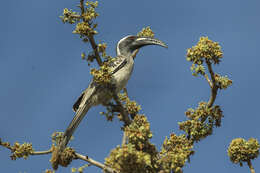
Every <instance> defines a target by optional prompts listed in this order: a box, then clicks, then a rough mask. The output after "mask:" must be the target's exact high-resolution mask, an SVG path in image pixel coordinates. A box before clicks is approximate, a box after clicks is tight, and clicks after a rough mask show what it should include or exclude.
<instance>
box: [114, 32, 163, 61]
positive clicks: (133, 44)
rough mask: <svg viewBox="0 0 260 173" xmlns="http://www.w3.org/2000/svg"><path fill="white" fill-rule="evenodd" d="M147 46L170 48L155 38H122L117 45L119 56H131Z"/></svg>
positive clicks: (131, 36)
mask: <svg viewBox="0 0 260 173" xmlns="http://www.w3.org/2000/svg"><path fill="white" fill-rule="evenodd" d="M146 45H158V46H162V47H165V48H167V47H168V46H167V45H166V44H165V43H164V42H162V41H160V40H158V39H155V38H151V37H138V36H133V35H129V36H126V37H124V38H122V39H121V40H120V41H119V42H118V43H117V47H116V53H117V55H125V56H130V55H131V54H132V53H133V51H135V50H136V49H139V48H141V47H143V46H146Z"/></svg>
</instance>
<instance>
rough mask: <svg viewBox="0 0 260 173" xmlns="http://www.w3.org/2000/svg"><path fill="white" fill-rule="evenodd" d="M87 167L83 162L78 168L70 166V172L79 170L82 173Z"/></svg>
mask: <svg viewBox="0 0 260 173" xmlns="http://www.w3.org/2000/svg"><path fill="white" fill-rule="evenodd" d="M87 167H89V164H85V165H83V166H81V167H79V168H71V172H72V173H74V172H79V173H83V171H84V169H85V168H87Z"/></svg>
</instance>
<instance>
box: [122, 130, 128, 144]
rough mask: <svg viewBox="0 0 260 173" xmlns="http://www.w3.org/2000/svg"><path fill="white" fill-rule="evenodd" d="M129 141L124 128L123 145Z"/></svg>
mask: <svg viewBox="0 0 260 173" xmlns="http://www.w3.org/2000/svg"><path fill="white" fill-rule="evenodd" d="M126 142H127V136H126V132H125V130H124V133H123V138H122V146H123V145H125V144H126Z"/></svg>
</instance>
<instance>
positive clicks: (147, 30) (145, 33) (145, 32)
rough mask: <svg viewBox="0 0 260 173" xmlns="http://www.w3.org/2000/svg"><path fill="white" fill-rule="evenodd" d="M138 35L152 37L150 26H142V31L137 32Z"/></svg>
mask: <svg viewBox="0 0 260 173" xmlns="http://www.w3.org/2000/svg"><path fill="white" fill-rule="evenodd" d="M137 36H138V37H151V38H154V32H153V31H152V30H151V28H150V27H149V26H147V27H146V28H143V29H142V31H140V32H139V33H138V34H137Z"/></svg>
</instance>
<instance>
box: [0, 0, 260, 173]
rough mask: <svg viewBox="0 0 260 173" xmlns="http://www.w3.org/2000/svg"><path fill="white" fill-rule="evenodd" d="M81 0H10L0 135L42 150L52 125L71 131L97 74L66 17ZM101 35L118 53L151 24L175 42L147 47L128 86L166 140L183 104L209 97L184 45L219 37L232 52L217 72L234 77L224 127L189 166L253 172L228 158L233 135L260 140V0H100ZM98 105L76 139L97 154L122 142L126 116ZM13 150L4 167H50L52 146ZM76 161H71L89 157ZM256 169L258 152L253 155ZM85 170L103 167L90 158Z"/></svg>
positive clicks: (2, 43) (0, 65)
mask: <svg viewBox="0 0 260 173" xmlns="http://www.w3.org/2000/svg"><path fill="white" fill-rule="evenodd" d="M77 3H78V1H75V0H63V1H53V0H45V1H37V0H24V1H3V2H2V3H1V6H2V9H1V11H0V15H1V16H2V19H1V27H0V38H1V40H0V81H1V85H0V105H1V109H0V115H1V116H0V138H2V140H4V141H9V142H11V143H13V142H15V141H18V142H21V143H22V142H32V143H33V146H34V148H35V150H46V149H48V147H49V146H50V145H51V138H50V136H51V134H52V133H53V132H54V131H63V130H65V128H66V126H67V125H68V123H69V122H70V120H71V119H72V117H73V112H72V109H71V107H72V105H73V103H74V101H75V100H76V98H77V97H78V96H79V95H80V93H81V91H82V90H83V89H84V88H86V87H87V85H88V83H89V82H90V80H91V76H90V75H89V67H88V66H87V63H86V62H84V61H82V60H81V58H80V54H81V52H83V51H85V52H88V51H90V49H89V45H86V44H84V43H83V42H81V41H80V39H79V38H78V35H75V34H72V30H73V27H72V26H71V25H68V24H67V25H64V24H63V23H62V22H61V20H60V19H59V16H60V15H61V14H62V11H63V8H66V7H67V8H72V9H76V7H75V6H76V5H77ZM99 4H100V6H99V8H98V11H99V13H100V17H99V18H98V20H97V22H98V23H99V28H98V31H99V34H98V35H97V36H96V37H95V38H96V40H97V41H99V40H101V41H105V42H107V43H108V53H109V54H110V55H112V56H115V45H116V43H117V41H118V40H119V39H121V38H122V37H123V36H126V35H129V34H136V33H137V32H138V31H140V30H141V29H142V28H143V27H145V26H151V28H152V30H153V31H154V32H155V34H156V37H157V38H159V39H161V40H163V41H164V42H166V43H167V44H168V46H169V48H168V49H163V48H161V47H155V46H154V47H152V46H150V47H145V48H143V49H142V50H141V51H140V52H139V54H138V56H137V58H136V63H135V69H134V72H133V75H132V78H131V79H130V81H129V83H128V86H127V88H128V92H129V95H130V97H131V98H132V99H135V100H136V101H137V102H138V103H139V104H141V106H142V108H143V109H142V113H144V114H146V115H147V117H148V119H149V120H150V123H151V129H152V131H153V132H154V137H153V139H152V141H153V143H155V144H156V145H157V146H158V147H160V146H161V144H162V142H163V140H164V138H165V136H169V134H170V133H171V132H174V133H177V134H180V133H182V132H181V131H179V130H178V125H177V123H178V122H179V121H184V120H186V118H185V115H184V112H185V111H186V109H188V108H190V107H196V106H197V103H198V102H200V101H202V100H204V101H206V100H207V99H208V97H209V93H210V90H209V86H208V84H207V82H206V81H205V80H204V79H202V78H195V77H193V76H192V75H191V72H190V69H189V68H190V65H191V64H190V63H189V62H187V61H186V59H185V54H186V49H187V48H190V47H191V46H193V45H195V44H196V43H197V41H198V39H199V37H200V36H208V37H209V38H210V39H212V40H213V41H217V42H220V44H221V46H222V47H223V52H224V59H223V61H222V63H221V64H220V65H219V66H217V67H215V68H214V69H215V71H216V72H219V73H221V74H223V75H228V76H229V77H230V78H231V79H232V80H233V85H232V86H231V87H230V88H229V89H228V90H223V91H221V92H220V93H219V95H218V97H217V100H216V104H220V105H221V106H222V109H223V113H224V116H225V117H224V119H223V122H222V127H220V128H218V129H215V131H214V134H213V135H212V136H210V137H208V138H206V139H204V140H203V141H201V142H200V143H198V144H196V145H195V150H196V153H195V155H194V156H192V158H191V163H189V164H187V166H185V168H184V171H185V172H186V173H191V172H209V171H210V172H212V173H218V172H223V173H228V172H237V173H240V172H241V173H242V172H243V173H244V172H249V169H248V168H247V167H246V166H245V167H242V168H241V167H239V166H238V165H234V164H232V163H231V162H230V161H229V158H228V156H227V152H226V150H227V147H228V145H229V143H230V142H231V140H232V139H233V138H237V137H243V138H246V139H248V138H250V137H255V138H258V140H260V133H259V132H260V127H259V121H260V118H259V117H260V115H259V110H258V106H259V97H260V93H259V88H260V80H259V69H258V68H259V65H260V58H259V54H258V53H257V52H258V50H259V40H260V23H259V17H260V11H259V7H260V1H257V0H250V1H245V0H229V1H226V0H218V1H211V0H196V1H175V0H164V1H155V0H150V1H148V0H143V1H140V0H131V1H121V0H113V1H100V3H99ZM102 110H104V109H103V108H102V107H101V106H99V107H95V108H92V109H91V110H90V111H89V113H88V116H87V117H86V118H85V119H84V120H83V122H82V123H81V125H80V127H79V128H78V129H77V131H76V133H75V135H74V136H75V139H74V140H73V141H72V142H71V146H73V147H74V148H75V149H76V150H77V151H80V152H81V153H84V154H87V155H89V157H92V158H94V159H96V160H98V161H101V162H103V159H104V158H105V157H106V156H107V155H108V154H109V151H110V150H111V149H112V148H114V147H115V146H116V145H118V144H120V142H121V137H122V133H121V131H120V125H121V123H120V122H118V120H115V121H114V122H112V123H108V122H106V120H105V118H104V117H102V116H100V115H99V112H100V111H102ZM9 154H10V153H9V151H8V150H6V149H4V148H2V147H0V160H1V172H22V173H24V172H26V173H31V172H43V171H44V170H45V169H46V168H51V165H50V163H49V159H50V155H45V156H32V157H29V158H28V160H24V159H19V160H17V161H11V160H10V159H9ZM83 164H84V162H81V161H73V163H72V164H71V165H70V166H69V168H60V169H59V170H58V171H57V173H59V172H63V173H67V172H70V168H71V167H72V166H73V167H78V166H80V165H83ZM253 165H254V167H255V169H256V172H257V171H259V170H260V159H259V158H258V159H256V160H254V161H253ZM86 171H89V172H93V173H94V172H101V170H99V169H97V168H95V167H90V168H89V169H87V170H86Z"/></svg>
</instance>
